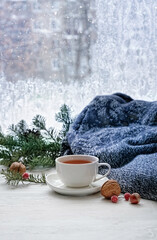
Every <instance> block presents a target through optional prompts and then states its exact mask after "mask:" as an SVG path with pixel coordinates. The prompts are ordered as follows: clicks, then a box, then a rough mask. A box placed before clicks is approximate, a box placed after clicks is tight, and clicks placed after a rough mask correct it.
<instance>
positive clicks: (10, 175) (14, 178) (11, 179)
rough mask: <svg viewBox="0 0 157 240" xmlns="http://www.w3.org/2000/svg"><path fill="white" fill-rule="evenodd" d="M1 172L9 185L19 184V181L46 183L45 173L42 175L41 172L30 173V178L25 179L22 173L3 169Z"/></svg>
mask: <svg viewBox="0 0 157 240" xmlns="http://www.w3.org/2000/svg"><path fill="white" fill-rule="evenodd" d="M1 174H2V175H3V176H4V177H5V179H6V182H7V184H8V185H13V186H17V185H18V184H19V183H23V184H24V182H34V183H46V179H45V175H44V174H43V175H41V176H40V175H39V174H37V175H33V174H29V178H28V179H24V178H22V175H21V174H20V173H18V172H17V173H15V172H11V171H10V170H3V169H2V172H1Z"/></svg>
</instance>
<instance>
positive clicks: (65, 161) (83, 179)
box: [55, 155, 111, 187]
mask: <svg viewBox="0 0 157 240" xmlns="http://www.w3.org/2000/svg"><path fill="white" fill-rule="evenodd" d="M55 161H56V170H57V174H58V176H59V178H60V179H61V181H62V182H63V183H64V184H65V185H66V186H68V187H85V186H88V185H90V184H91V183H92V182H95V181H98V180H100V179H102V178H104V177H106V176H107V175H108V174H109V173H110V171H111V166H110V165H109V164H108V163H99V159H98V158H97V157H95V156H91V155H66V156H62V157H58V158H56V160H55ZM100 166H104V167H108V171H107V172H106V174H105V175H103V176H101V177H99V178H97V179H96V175H97V174H98V168H99V167H100Z"/></svg>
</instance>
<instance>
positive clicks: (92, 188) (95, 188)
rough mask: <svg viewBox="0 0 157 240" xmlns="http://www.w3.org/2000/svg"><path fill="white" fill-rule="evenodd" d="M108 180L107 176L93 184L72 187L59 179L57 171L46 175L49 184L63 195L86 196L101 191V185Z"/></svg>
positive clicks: (98, 175)
mask: <svg viewBox="0 0 157 240" xmlns="http://www.w3.org/2000/svg"><path fill="white" fill-rule="evenodd" d="M100 176H102V175H100V174H97V178H99V177H100ZM107 180H108V178H107V177H104V178H102V179H100V180H98V181H96V182H93V183H92V184H91V185H89V186H87V187H82V188H71V187H67V186H65V185H64V184H63V183H62V181H61V180H60V179H59V177H58V175H57V173H50V174H48V175H47V176H46V183H47V185H48V186H49V187H50V188H51V189H52V190H54V191H55V192H57V193H60V194H63V195H70V196H84V195H90V194H93V193H96V192H99V191H100V189H101V186H102V185H103V184H104V183H105V182H106V181H107Z"/></svg>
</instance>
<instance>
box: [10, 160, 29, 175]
mask: <svg viewBox="0 0 157 240" xmlns="http://www.w3.org/2000/svg"><path fill="white" fill-rule="evenodd" d="M10 171H12V172H19V173H20V174H21V175H22V174H23V173H25V172H26V167H25V165H24V164H22V163H19V162H13V163H12V164H11V166H10Z"/></svg>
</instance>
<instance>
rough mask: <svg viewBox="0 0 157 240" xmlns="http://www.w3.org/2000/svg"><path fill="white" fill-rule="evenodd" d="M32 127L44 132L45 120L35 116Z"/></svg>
mask: <svg viewBox="0 0 157 240" xmlns="http://www.w3.org/2000/svg"><path fill="white" fill-rule="evenodd" d="M32 122H33V125H34V126H35V127H37V128H38V129H39V130H45V129H46V121H45V118H44V117H42V116H41V115H36V116H35V117H34V118H33V120H32Z"/></svg>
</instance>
